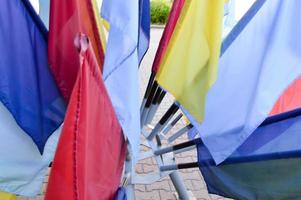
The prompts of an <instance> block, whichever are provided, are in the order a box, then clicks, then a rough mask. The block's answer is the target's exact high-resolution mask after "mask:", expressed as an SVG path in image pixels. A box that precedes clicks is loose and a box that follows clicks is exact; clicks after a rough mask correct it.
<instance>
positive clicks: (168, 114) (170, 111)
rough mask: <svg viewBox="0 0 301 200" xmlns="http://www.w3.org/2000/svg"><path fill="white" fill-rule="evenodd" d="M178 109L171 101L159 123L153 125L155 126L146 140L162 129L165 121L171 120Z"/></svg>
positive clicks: (151, 138) (165, 123)
mask: <svg viewBox="0 0 301 200" xmlns="http://www.w3.org/2000/svg"><path fill="white" fill-rule="evenodd" d="M178 110H179V106H177V105H176V104H175V103H173V104H172V105H171V106H170V108H169V109H168V110H167V112H166V113H165V114H164V115H163V117H162V118H161V119H160V121H159V123H158V124H157V125H156V126H155V128H154V129H153V130H152V131H151V133H150V134H149V136H147V139H148V140H153V139H154V137H155V136H156V135H157V134H158V133H159V132H161V131H162V130H163V128H164V127H165V126H166V125H167V123H168V122H169V121H170V120H171V118H172V117H173V116H174V115H175V113H176V112H177V111H178Z"/></svg>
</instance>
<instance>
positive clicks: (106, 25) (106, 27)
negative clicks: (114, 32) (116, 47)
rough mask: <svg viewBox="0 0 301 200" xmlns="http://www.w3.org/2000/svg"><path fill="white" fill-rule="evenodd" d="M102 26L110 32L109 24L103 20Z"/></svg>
mask: <svg viewBox="0 0 301 200" xmlns="http://www.w3.org/2000/svg"><path fill="white" fill-rule="evenodd" d="M103 25H104V27H105V29H106V30H107V31H109V30H110V23H109V22H108V21H107V20H105V19H104V20H103Z"/></svg>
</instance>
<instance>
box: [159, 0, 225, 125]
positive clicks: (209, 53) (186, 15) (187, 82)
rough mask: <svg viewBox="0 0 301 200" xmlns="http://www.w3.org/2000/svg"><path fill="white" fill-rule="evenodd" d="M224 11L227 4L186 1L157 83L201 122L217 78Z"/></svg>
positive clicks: (211, 1) (207, 1) (209, 1)
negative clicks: (205, 104) (207, 99)
mask: <svg viewBox="0 0 301 200" xmlns="http://www.w3.org/2000/svg"><path fill="white" fill-rule="evenodd" d="M223 11H224V1H220V0H203V1H194V0H185V3H184V7H183V10H182V13H181V15H180V18H179V21H178V23H177V25H176V27H175V30H174V33H173V35H172V37H171V40H170V42H169V45H168V47H167V50H166V54H165V56H164V58H163V61H162V65H161V67H160V69H159V71H158V74H157V81H158V83H159V84H160V85H161V86H162V87H163V88H164V89H166V90H167V91H169V92H170V93H171V94H173V96H174V97H175V99H176V100H177V101H178V102H179V103H180V104H181V105H182V106H183V107H184V108H185V109H186V110H188V111H189V112H190V113H191V114H192V115H193V116H194V117H195V119H196V120H197V121H199V122H200V121H202V120H203V114H204V103H205V97H206V94H207V91H208V90H209V88H210V87H211V86H212V84H213V83H214V82H215V79H216V74H217V64H218V58H219V53H220V46H221V45H220V44H221V36H222V22H223Z"/></svg>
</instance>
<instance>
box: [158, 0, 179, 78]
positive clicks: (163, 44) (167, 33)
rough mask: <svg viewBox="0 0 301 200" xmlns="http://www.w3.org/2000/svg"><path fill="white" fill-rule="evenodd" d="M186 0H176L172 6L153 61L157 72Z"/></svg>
mask: <svg viewBox="0 0 301 200" xmlns="http://www.w3.org/2000/svg"><path fill="white" fill-rule="evenodd" d="M184 2H185V0H174V1H173V4H172V8H171V10H170V13H169V16H168V19H167V23H166V26H165V28H164V31H163V35H162V37H161V40H160V43H159V46H158V49H157V52H156V56H155V60H154V62H153V67H152V71H153V72H155V73H157V72H158V69H159V68H160V65H161V61H162V58H163V57H164V54H165V52H166V49H167V46H168V44H169V41H170V38H171V36H172V34H173V32H174V29H175V26H176V24H177V22H178V19H179V16H180V13H181V11H182V8H183V5H184Z"/></svg>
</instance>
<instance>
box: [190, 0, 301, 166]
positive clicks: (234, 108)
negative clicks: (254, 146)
mask: <svg viewBox="0 0 301 200" xmlns="http://www.w3.org/2000/svg"><path fill="white" fill-rule="evenodd" d="M300 6H301V2H300V1H298V0H292V1H281V0H277V1H273V2H271V1H265V0H260V1H256V3H255V4H254V5H253V6H252V7H251V8H250V10H249V11H248V13H247V14H246V15H245V16H244V17H243V18H242V20H241V21H240V22H239V23H238V24H237V26H236V27H235V28H234V29H233V31H232V32H231V33H230V34H229V36H228V38H226V40H225V42H224V45H223V50H222V51H223V55H222V56H221V59H220V64H219V71H218V79H217V81H216V83H215V84H214V86H213V87H212V88H211V90H210V91H209V93H208V95H207V99H206V108H205V110H206V113H205V118H204V119H205V120H204V122H203V124H201V125H200V124H199V123H198V122H197V121H196V120H194V119H193V117H192V116H190V120H191V121H192V123H193V124H194V126H195V127H196V128H197V129H198V132H199V133H200V135H201V138H202V140H203V142H204V144H205V145H206V146H207V148H208V149H209V151H210V153H211V154H212V157H213V158H214V160H215V162H216V163H217V164H219V163H221V162H223V161H224V160H225V159H226V158H227V157H229V156H230V155H231V154H232V153H233V152H234V151H235V150H236V149H237V148H238V147H239V146H240V145H242V144H243V143H244V142H245V141H246V140H247V138H248V137H250V135H251V134H252V133H253V132H254V131H255V130H256V128H257V127H258V126H259V125H260V124H261V123H262V122H263V121H264V120H265V119H266V118H267V117H268V116H269V115H270V113H272V114H273V113H274V114H277V113H279V112H282V111H287V110H289V109H294V108H295V107H296V106H298V105H300V101H299V99H300V97H297V101H296V102H293V105H292V106H290V105H289V104H290V103H288V104H287V105H284V107H283V108H280V109H279V104H278V105H277V104H276V103H277V101H278V102H281V101H282V99H281V98H283V97H284V98H285V99H286V100H285V101H286V102H289V101H288V99H287V98H291V97H292V94H291V95H290V94H289V93H290V90H287V88H289V86H292V88H294V87H295V88H296V89H297V88H299V87H300V86H298V83H297V82H296V81H298V82H299V80H298V79H300V76H301V51H300V49H301V40H300V39H299V38H300V37H299V35H300V33H301V26H298V24H300V21H301V13H300V12H299V9H298V8H299V7H300ZM280 55H281V56H280ZM295 83H297V85H295ZM293 90H294V89H293ZM286 91H287V92H286ZM283 93H284V96H282V95H283ZM287 95H288V96H287ZM281 96H282V97H281ZM297 96H299V95H297ZM279 98H280V100H279ZM275 104H276V107H275ZM280 104H281V103H280ZM294 104H295V105H294ZM280 107H281V106H280ZM273 108H274V109H275V110H273Z"/></svg>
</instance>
